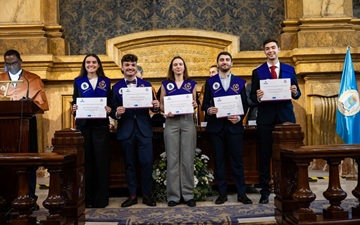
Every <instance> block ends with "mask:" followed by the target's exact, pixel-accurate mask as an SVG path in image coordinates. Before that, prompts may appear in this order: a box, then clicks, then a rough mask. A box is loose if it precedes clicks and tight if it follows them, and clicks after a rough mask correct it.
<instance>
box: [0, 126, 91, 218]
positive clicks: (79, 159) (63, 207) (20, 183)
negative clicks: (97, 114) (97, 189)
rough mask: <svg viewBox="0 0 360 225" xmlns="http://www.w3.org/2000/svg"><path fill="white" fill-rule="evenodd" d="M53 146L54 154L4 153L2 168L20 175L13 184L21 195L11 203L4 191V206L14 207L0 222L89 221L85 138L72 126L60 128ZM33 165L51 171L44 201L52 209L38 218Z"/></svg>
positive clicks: (1, 199)
mask: <svg viewBox="0 0 360 225" xmlns="http://www.w3.org/2000/svg"><path fill="white" fill-rule="evenodd" d="M53 146H54V150H53V152H52V153H0V169H3V168H5V169H10V168H11V170H13V171H16V176H17V179H16V180H17V182H16V183H15V184H14V185H13V187H14V189H17V197H16V198H15V199H14V200H13V201H12V202H11V204H10V202H7V201H6V200H5V196H7V193H0V208H1V209H4V208H5V207H8V206H9V205H10V207H11V208H12V212H11V214H10V216H7V217H6V216H5V215H4V214H1V216H0V224H11V225H35V224H39V223H40V224H43V225H63V224H85V216H84V211H85V207H84V188H83V187H84V178H83V177H84V174H83V171H84V168H83V162H84V158H83V137H82V136H81V133H80V132H78V131H74V130H70V129H66V130H62V131H57V132H56V133H55V136H54V138H53ZM33 166H43V167H45V168H47V169H48V172H49V173H50V183H49V192H48V196H47V198H46V199H45V200H44V202H42V205H43V206H44V207H45V208H46V209H47V210H48V215H47V216H46V219H39V218H36V217H35V216H34V214H33V212H32V211H31V207H33V206H34V204H35V200H34V199H32V198H31V197H30V196H29V174H28V168H29V167H33ZM1 180H2V182H5V181H6V180H7V178H6V177H1ZM9 192H11V190H9Z"/></svg>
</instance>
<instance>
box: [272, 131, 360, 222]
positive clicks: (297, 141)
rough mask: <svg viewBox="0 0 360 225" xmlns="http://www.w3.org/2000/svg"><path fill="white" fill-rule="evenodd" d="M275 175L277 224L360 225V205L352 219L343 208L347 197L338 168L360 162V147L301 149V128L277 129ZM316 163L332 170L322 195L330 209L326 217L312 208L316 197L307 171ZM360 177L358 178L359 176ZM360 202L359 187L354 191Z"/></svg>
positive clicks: (353, 210)
mask: <svg viewBox="0 0 360 225" xmlns="http://www.w3.org/2000/svg"><path fill="white" fill-rule="evenodd" d="M273 137H274V144H273V173H274V186H275V194H276V196H275V203H274V204H275V218H276V221H277V223H278V224H306V225H316V224H334V225H335V224H360V204H359V203H357V205H355V206H354V207H353V208H352V213H351V216H350V215H349V212H347V211H345V210H344V209H343V208H342V207H341V206H340V204H341V201H343V200H344V199H345V198H346V197H347V193H346V192H345V191H344V190H342V188H341V185H340V180H339V165H340V163H341V161H342V160H344V159H345V158H353V159H355V160H356V162H357V163H359V162H360V145H313V146H302V140H303V133H302V132H301V128H300V126H299V125H283V126H276V127H275V130H274V132H273ZM314 159H323V160H325V161H326V162H327V165H328V166H329V184H328V188H327V189H326V190H324V192H323V195H324V197H325V198H326V199H327V200H328V201H329V204H330V206H328V207H326V208H324V209H323V215H316V213H315V212H314V211H313V210H312V209H311V208H310V204H311V202H313V201H314V200H315V199H316V195H315V194H314V193H313V192H312V191H311V189H310V185H309V180H308V167H309V165H310V162H312V161H313V160H314ZM358 175H359V174H358ZM352 193H353V195H354V196H355V197H356V198H358V199H360V184H359V181H358V184H357V187H356V188H355V189H354V190H353V191H352Z"/></svg>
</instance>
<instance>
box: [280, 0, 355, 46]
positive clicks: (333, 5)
mask: <svg viewBox="0 0 360 225" xmlns="http://www.w3.org/2000/svg"><path fill="white" fill-rule="evenodd" d="M284 3H285V20H284V22H283V25H284V28H283V34H282V35H281V46H282V49H283V50H284V49H293V48H314V47H315V48H316V47H346V46H347V45H350V46H357V41H358V40H359V37H360V34H359V32H358V30H359V25H356V24H357V23H359V21H360V20H359V19H358V18H353V8H352V0H326V1H324V0H303V1H298V0H285V1H284ZM294 9H295V10H294Z"/></svg>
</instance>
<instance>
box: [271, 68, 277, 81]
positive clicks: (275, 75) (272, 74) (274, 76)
mask: <svg viewBox="0 0 360 225" xmlns="http://www.w3.org/2000/svg"><path fill="white" fill-rule="evenodd" d="M275 69H276V66H270V72H271V76H272V78H273V79H277V74H276V71H275Z"/></svg>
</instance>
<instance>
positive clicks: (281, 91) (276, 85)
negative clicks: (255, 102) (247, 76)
mask: <svg viewBox="0 0 360 225" xmlns="http://www.w3.org/2000/svg"><path fill="white" fill-rule="evenodd" d="M290 85H291V82H290V78H283V79H268V80H260V89H261V90H262V91H263V92H264V96H263V97H262V98H261V101H278V100H289V99H291V90H290Z"/></svg>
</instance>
